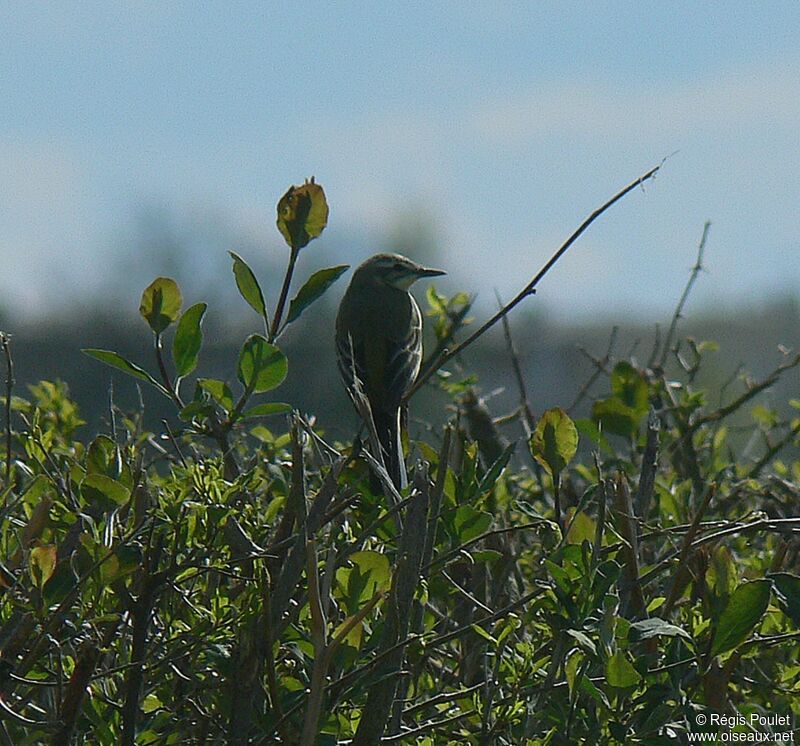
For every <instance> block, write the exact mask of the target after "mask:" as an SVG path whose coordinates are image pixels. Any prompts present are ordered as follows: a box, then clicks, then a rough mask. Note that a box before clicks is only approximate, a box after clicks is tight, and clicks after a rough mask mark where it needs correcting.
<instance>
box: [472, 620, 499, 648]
mask: <svg viewBox="0 0 800 746" xmlns="http://www.w3.org/2000/svg"><path fill="white" fill-rule="evenodd" d="M470 626H471V629H472V631H473V632H474V633H475V634H477V635H480V636H481V637H482V638H483V639H484V640H486V641H487V642H490V643H491V644H492V645H494V646H496V645H497V640H496V639H495V638H494V637H492V635H490V634H489V633H488V632H487V631H486V630H485V629H484V628H483V627H481V626H480V625H479V624H473V625H470Z"/></svg>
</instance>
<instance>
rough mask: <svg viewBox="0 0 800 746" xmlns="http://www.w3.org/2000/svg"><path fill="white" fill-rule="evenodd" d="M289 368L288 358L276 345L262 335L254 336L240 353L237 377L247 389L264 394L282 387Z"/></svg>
mask: <svg viewBox="0 0 800 746" xmlns="http://www.w3.org/2000/svg"><path fill="white" fill-rule="evenodd" d="M288 366H289V363H288V361H287V360H286V356H285V355H284V354H283V353H282V352H281V351H280V350H279V349H278V348H277V347H276V346H275V345H273V344H270V343H269V342H267V340H266V339H264V337H262V336H261V335H260V334H252V335H251V336H249V337H248V338H247V339H246V340H245V343H244V345H242V351H241V352H240V353H239V369H238V371H237V375H238V376H239V380H240V381H241V382H242V384H244V386H245V387H246V388H247V389H249V390H250V391H253V392H254V393H256V394H263V393H264V392H265V391H271V390H272V389H274V388H276V387H277V386H280V385H281V383H282V382H283V379H284V378H286V372H287V370H288Z"/></svg>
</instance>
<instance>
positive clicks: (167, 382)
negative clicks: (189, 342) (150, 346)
mask: <svg viewBox="0 0 800 746" xmlns="http://www.w3.org/2000/svg"><path fill="white" fill-rule="evenodd" d="M154 346H155V351H156V362H157V363H158V372H159V373H160V374H161V382H162V383H163V384H164V387H165V388H166V389H167V392H168V394H169V396H170V398H171V399H172V401H174V402H175V404H177V405H178V407H180V408H181V409H183V402H182V401H181V398H180V396H178V392H177V391H176V390H175V388H174V387H173V385H172V379H171V378H170V377H169V372H168V371H167V365H166V363H165V362H164V354H163V353H164V350H163V347H162V346H161V332H158V333H157V334H156V335H155V339H154Z"/></svg>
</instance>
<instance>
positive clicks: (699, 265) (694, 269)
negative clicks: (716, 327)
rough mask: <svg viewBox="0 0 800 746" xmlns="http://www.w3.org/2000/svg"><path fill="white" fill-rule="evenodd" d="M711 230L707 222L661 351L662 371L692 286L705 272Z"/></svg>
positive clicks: (660, 363) (659, 364)
mask: <svg viewBox="0 0 800 746" xmlns="http://www.w3.org/2000/svg"><path fill="white" fill-rule="evenodd" d="M710 228H711V222H710V221H706V224H705V225H704V226H703V235H702V236H701V238H700V243H699V245H698V246H697V261H695V263H694V267H692V273H691V274H690V275H689V281H688V282H687V283H686V287H685V288H684V289H683V293H682V294H681V297H680V300H679V301H678V305H677V306H676V307H675V313H674V314H672V322H671V323H670V325H669V331H668V332H667V338H666V339H665V340H664V347H663V348H662V350H661V359H660V360H659V362H658V366H659V368H661V369H662V370H663V368H664V365H665V364H666V362H667V355H669V350H670V347H671V345H672V340H673V338H674V337H675V331H676V329H677V328H678V321H679V320H680V319H681V318H682V317H683V307H684V306H685V305H686V301H687V300H688V299H689V293H691V292H692V286H693V285H694V283H695V280H697V276H698V275H699V274H700V272H701V271H702V270H703V252H704V251H705V248H706V239H707V238H708V231H709V229H710Z"/></svg>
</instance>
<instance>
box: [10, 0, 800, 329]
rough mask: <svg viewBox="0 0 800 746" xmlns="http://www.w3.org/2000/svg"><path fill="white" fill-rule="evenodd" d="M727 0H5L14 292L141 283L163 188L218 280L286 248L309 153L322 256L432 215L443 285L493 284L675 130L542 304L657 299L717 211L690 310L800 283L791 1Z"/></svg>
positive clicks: (637, 309) (605, 305) (312, 255)
mask: <svg viewBox="0 0 800 746" xmlns="http://www.w3.org/2000/svg"><path fill="white" fill-rule="evenodd" d="M730 11H731V9H730V8H728V9H724V8H722V9H717V8H714V7H711V6H697V5H696V4H692V3H689V2H679V3H672V4H670V5H669V6H662V5H659V4H654V3H653V4H647V3H644V4H642V3H632V2H618V3H613V4H608V5H607V6H602V7H597V6H593V7H592V8H591V9H590V10H586V9H585V8H582V7H579V6H575V7H569V6H559V7H556V8H552V9H546V8H539V7H526V6H518V5H516V4H515V3H511V2H508V3H497V4H492V5H491V6H483V5H474V6H473V5H463V4H458V5H456V4H452V3H438V4H433V5H430V4H429V5H424V4H421V3H420V4H417V3H410V4H403V6H402V7H397V8H392V9H391V10H390V9H388V8H387V9H383V8H380V7H377V6H373V5H371V4H367V3H348V4H346V5H345V6H344V7H340V8H338V9H334V8H331V7H322V6H319V7H315V8H314V9H313V12H310V11H309V12H308V13H306V14H305V15H304V16H303V17H302V19H300V18H298V16H297V10H296V6H294V5H292V4H289V3H270V4H262V3H256V2H231V3H226V4H224V5H223V4H211V5H208V6H204V7H202V8H197V7H196V6H194V5H193V4H189V3H181V2H175V3H169V4H165V3H155V2H151V1H149V0H141V1H139V2H123V3H114V4H112V5H107V4H104V3H100V2H87V3H82V4H81V5H80V7H76V6H74V5H73V4H71V3H66V2H63V1H61V2H59V1H56V2H51V3H46V4H40V3H31V4H24V5H22V4H13V5H12V4H9V5H7V6H5V7H4V8H0V42H2V44H0V64H3V66H4V69H6V70H9V71H11V70H13V75H7V76H6V77H5V78H4V81H3V83H2V91H3V98H4V104H5V105H4V107H3V109H2V111H0V168H2V170H3V173H4V174H5V184H4V186H5V189H4V198H3V199H2V200H0V260H2V262H3V265H2V266H3V270H4V271H3V273H2V276H1V277H0V308H12V309H13V308H17V309H19V312H18V315H24V316H25V317H26V318H27V317H30V316H34V317H35V316H42V317H43V318H46V317H47V315H48V314H50V313H60V312H63V310H64V309H65V308H68V307H69V306H70V305H71V304H72V301H71V300H70V296H71V295H72V294H74V295H75V297H76V298H77V299H78V301H79V302H80V299H81V297H83V298H86V297H92V296H93V295H95V294H97V293H101V292H103V287H104V286H105V287H106V288H107V289H108V288H110V287H111V286H112V285H113V293H112V295H113V297H114V298H116V299H118V302H119V303H120V304H124V305H130V302H131V299H134V301H135V299H136V297H137V294H138V293H140V292H141V289H142V288H141V287H133V286H131V285H132V284H133V280H134V278H137V281H139V280H138V278H139V273H140V272H141V273H142V274H143V275H149V276H150V277H152V276H155V275H156V274H158V273H159V272H160V271H161V270H160V269H159V268H158V267H159V265H158V262H157V261H156V260H155V259H154V254H153V251H152V250H154V249H157V246H151V247H149V249H148V247H146V246H143V234H142V227H141V225H140V224H139V223H138V222H137V221H138V220H139V216H140V214H141V212H142V211H143V210H148V209H149V210H153V211H155V212H159V211H160V212H161V213H163V215H164V216H165V221H166V224H167V225H170V226H174V227H175V229H176V231H177V239H179V240H183V241H184V244H185V245H184V247H183V248H184V251H185V253H186V254H187V255H188V257H189V259H190V261H191V265H187V267H186V268H185V269H184V271H185V272H186V273H187V274H188V275H191V276H192V277H194V276H195V275H196V276H197V277H199V278H203V279H204V281H205V282H207V283H210V284H211V285H212V286H213V284H214V283H215V282H217V281H218V279H217V278H218V275H219V274H220V273H222V272H223V271H224V272H225V279H224V282H226V283H227V282H229V281H230V278H229V277H228V272H227V270H223V269H220V268H222V267H223V266H224V264H225V261H226V260H225V256H224V254H225V252H226V251H227V250H228V249H231V248H236V246H238V245H239V244H244V245H246V246H248V247H253V253H254V254H258V253H259V252H261V251H264V252H270V253H273V252H279V251H281V249H280V243H279V241H280V239H279V237H278V235H277V233H276V232H275V229H274V205H275V203H276V202H277V200H278V198H279V197H280V195H281V194H282V193H283V191H284V190H285V189H286V187H287V186H288V185H289V184H291V183H298V182H300V181H302V179H303V178H305V177H307V176H310V175H312V174H314V175H316V177H317V179H318V181H320V183H322V184H323V185H324V187H325V189H326V191H327V194H328V198H329V202H330V204H331V218H330V223H329V228H328V230H327V232H326V235H325V236H324V237H323V238H322V239H320V241H319V246H315V247H314V250H313V252H309V257H308V262H309V263H310V264H311V265H313V266H324V265H326V264H332V263H335V262H349V263H353V264H355V263H358V262H359V261H361V260H362V259H363V258H365V256H367V255H369V254H370V253H373V252H375V251H378V250H380V249H382V248H385V244H386V243H387V242H388V241H390V240H391V238H392V236H396V235H397V234H398V231H399V232H400V233H402V232H403V223H404V222H411V223H412V225H411V229H413V227H414V225H416V222H415V221H417V220H419V224H420V225H421V226H422V228H424V229H425V230H427V233H426V235H425V236H424V237H423V238H424V240H425V241H426V242H427V244H428V245H433V246H435V250H436V252H437V258H438V259H439V261H440V262H441V263H442V264H443V266H444V267H445V268H446V269H447V270H448V272H449V277H448V279H447V280H446V282H443V288H444V289H445V290H446V291H455V290H460V289H466V290H469V291H471V292H477V293H478V294H479V297H480V298H481V299H486V300H485V301H484V300H481V303H486V307H487V308H488V307H489V304H490V303H491V302H492V301H491V299H492V298H493V297H494V290H495V289H497V290H498V291H499V292H500V293H501V294H502V295H503V297H510V296H511V295H512V294H513V293H514V292H516V290H518V289H519V287H520V286H521V284H522V283H523V282H524V280H525V279H526V278H527V277H529V276H531V275H532V274H533V273H534V272H535V271H536V269H538V267H539V266H541V264H542V263H543V262H544V261H545V260H546V259H547V257H548V256H549V255H550V254H551V253H552V252H553V251H554V250H555V248H556V247H557V246H558V245H559V244H560V243H561V242H562V241H563V240H564V239H565V238H566V237H567V236H568V235H569V234H570V233H571V232H572V231H573V230H574V229H575V227H577V225H579V224H580V222H581V221H582V220H583V219H584V218H585V217H586V216H587V215H588V214H589V213H591V212H592V210H594V209H595V208H596V207H598V206H599V205H601V204H602V203H603V202H604V201H605V200H606V199H608V197H610V196H611V195H612V194H614V193H615V192H616V191H617V190H618V189H619V188H621V187H622V186H624V185H625V184H627V183H628V182H630V181H631V180H633V179H634V178H636V177H637V176H639V175H640V174H642V173H644V172H645V171H647V170H648V169H649V168H651V167H652V166H654V165H657V164H658V163H659V162H661V160H662V158H664V157H665V156H670V155H671V154H673V155H671V157H670V158H669V159H668V161H667V162H666V164H665V166H664V168H663V169H662V172H661V173H660V174H659V175H658V178H657V179H656V180H655V181H654V182H652V183H649V184H647V185H646V186H645V187H644V188H643V189H642V190H636V191H634V192H632V193H631V194H630V195H628V197H627V198H626V199H625V200H624V201H623V202H622V203H620V204H619V205H617V206H615V207H614V208H613V209H612V210H610V211H609V212H608V213H607V214H606V215H603V216H602V218H601V219H600V220H598V221H597V223H596V224H595V225H593V226H592V227H591V228H590V230H589V231H588V232H587V233H586V235H585V236H584V237H582V238H581V239H580V241H579V242H578V243H577V244H576V245H575V246H574V247H573V248H572V249H571V250H570V252H569V254H568V255H567V256H566V257H564V259H563V261H562V262H561V263H560V264H559V266H558V267H557V268H556V269H555V270H554V271H553V272H552V273H551V275H550V276H548V278H547V281H546V282H545V283H543V284H542V286H541V290H540V298H541V302H542V303H545V302H546V303H547V306H548V307H550V308H552V309H553V312H554V313H557V314H558V315H565V316H570V317H574V318H575V319H577V320H580V319H584V318H585V319H592V318H600V317H602V318H612V317H614V316H619V315H620V314H623V313H625V312H626V310H628V309H629V312H630V313H631V314H634V315H635V316H636V317H637V318H643V319H648V320H650V319H653V320H655V319H658V318H663V317H665V316H668V314H669V313H670V312H671V309H672V308H673V307H674V304H675V302H676V299H677V296H678V294H679V293H680V291H681V289H682V288H683V285H684V284H685V281H686V277H687V275H688V272H689V270H690V268H691V266H692V264H693V262H694V258H695V251H696V246H697V242H698V240H699V238H700V234H701V233H702V228H703V224H704V222H705V221H706V220H710V221H711V222H712V229H711V234H710V236H709V241H708V247H707V252H706V262H705V263H706V267H707V270H708V272H707V273H706V274H704V276H703V278H702V279H703V281H702V283H699V284H698V288H697V289H696V291H695V294H694V296H693V300H692V304H693V309H701V308H703V307H705V306H706V305H708V306H709V307H720V306H730V307H731V308H732V309H736V308H738V307H740V306H741V307H749V306H751V305H752V304H759V303H761V302H762V301H763V302H766V300H768V299H769V298H770V297H773V296H776V295H778V296H782V295H792V296H794V297H797V293H798V290H800V262H797V260H796V257H797V253H798V250H800V238H798V232H797V229H796V225H795V223H796V220H795V214H796V201H797V194H798V193H800V148H798V147H797V142H798V141H797V122H798V121H800V49H798V47H797V44H796V38H795V34H794V33H793V31H794V30H795V29H797V28H798V27H800V5H798V4H796V3H790V2H778V3H773V4H771V5H770V6H769V11H768V12H765V11H764V10H763V9H761V8H758V7H749V6H744V5H737V6H736V8H735V12H730ZM298 24H301V25H302V33H298V28H299V26H298ZM676 28H677V29H680V32H679V33H670V29H676ZM576 40H580V43H578V42H577V41H576ZM410 233H413V230H410ZM410 233H409V235H410ZM231 241H234V242H235V243H236V245H235V246H231V245H230V243H231ZM145 243H146V241H145ZM145 249H147V250H145ZM140 250H141V251H142V254H141V257H139V256H136V255H135V254H136V252H138V251H140ZM259 261H261V263H262V266H263V267H266V266H268V265H269V260H268V259H266V258H263V259H260V260H259ZM151 265H152V266H151ZM125 267H128V268H131V267H133V268H135V272H132V273H131V274H130V276H129V274H128V272H127V271H126V270H125V269H124V268H125ZM545 299H546V301H545Z"/></svg>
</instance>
